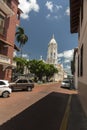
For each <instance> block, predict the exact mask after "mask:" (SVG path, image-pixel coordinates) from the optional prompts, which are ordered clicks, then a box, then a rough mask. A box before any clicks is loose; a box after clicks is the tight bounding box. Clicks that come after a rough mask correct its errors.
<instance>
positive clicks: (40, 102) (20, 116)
mask: <svg viewBox="0 0 87 130" xmlns="http://www.w3.org/2000/svg"><path fill="white" fill-rule="evenodd" d="M76 104H78V98H77V91H75V90H68V89H63V88H60V85H59V84H57V83H55V84H49V85H38V86H37V85H36V86H35V88H34V89H33V91H32V92H26V91H17V92H13V93H12V94H11V96H10V97H9V98H0V130H24V129H25V130H27V129H28V130H67V129H68V130H73V129H74V127H73V123H75V124H76V122H75V120H74V119H76V120H77V124H78V123H79V122H78V116H79V115H78V112H80V113H81V112H82V110H81V109H80V108H81V107H80V104H78V105H79V109H78V107H77V106H76ZM72 105H75V107H76V109H75V110H77V111H78V112H77V115H76V117H75V115H74V114H76V113H75V110H74V107H73V106H72ZM71 106H72V107H71ZM82 116H83V115H82V113H81V115H80V116H79V121H82V120H80V117H82ZM72 119H73V122H72ZM84 119H85V118H84ZM74 126H75V125H74ZM77 126H78V125H77ZM80 126H81V125H80ZM81 127H83V126H81ZM79 128H80V127H79ZM74 130H75V129H74ZM76 130H79V129H78V128H77V129H76ZM83 130H86V129H83Z"/></svg>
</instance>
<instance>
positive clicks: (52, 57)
mask: <svg viewBox="0 0 87 130" xmlns="http://www.w3.org/2000/svg"><path fill="white" fill-rule="evenodd" d="M57 56H58V52H57V42H56V40H55V38H54V35H53V36H52V39H51V40H50V42H49V44H48V52H47V63H48V64H54V65H57V64H58V57H57Z"/></svg>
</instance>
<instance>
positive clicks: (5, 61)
mask: <svg viewBox="0 0 87 130" xmlns="http://www.w3.org/2000/svg"><path fill="white" fill-rule="evenodd" d="M0 64H2V65H4V64H11V60H10V58H9V57H7V56H4V55H1V54H0Z"/></svg>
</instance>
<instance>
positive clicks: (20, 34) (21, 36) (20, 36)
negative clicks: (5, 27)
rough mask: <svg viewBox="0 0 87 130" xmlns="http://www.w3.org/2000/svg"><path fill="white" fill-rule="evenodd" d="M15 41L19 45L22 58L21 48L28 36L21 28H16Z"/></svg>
mask: <svg viewBox="0 0 87 130" xmlns="http://www.w3.org/2000/svg"><path fill="white" fill-rule="evenodd" d="M16 40H17V42H18V43H19V48H20V51H21V57H22V48H23V46H24V45H25V43H26V42H27V41H28V36H27V35H26V34H25V32H24V29H23V28H22V27H18V28H17V32H16Z"/></svg>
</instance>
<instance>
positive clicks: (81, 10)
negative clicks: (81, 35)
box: [81, 0, 83, 24]
mask: <svg viewBox="0 0 87 130" xmlns="http://www.w3.org/2000/svg"><path fill="white" fill-rule="evenodd" d="M82 21H83V0H81V24H82Z"/></svg>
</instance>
